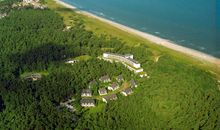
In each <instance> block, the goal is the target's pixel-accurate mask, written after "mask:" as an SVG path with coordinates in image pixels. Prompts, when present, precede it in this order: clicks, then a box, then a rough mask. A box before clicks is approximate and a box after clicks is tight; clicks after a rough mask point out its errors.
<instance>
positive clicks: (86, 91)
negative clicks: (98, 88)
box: [81, 89, 92, 97]
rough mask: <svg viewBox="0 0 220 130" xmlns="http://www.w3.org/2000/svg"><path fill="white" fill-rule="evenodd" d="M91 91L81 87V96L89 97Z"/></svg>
mask: <svg viewBox="0 0 220 130" xmlns="http://www.w3.org/2000/svg"><path fill="white" fill-rule="evenodd" d="M91 96H92V91H91V90H90V89H83V90H82V92H81V97H91Z"/></svg>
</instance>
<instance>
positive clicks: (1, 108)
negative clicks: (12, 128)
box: [0, 95, 5, 112]
mask: <svg viewBox="0 0 220 130" xmlns="http://www.w3.org/2000/svg"><path fill="white" fill-rule="evenodd" d="M4 109H5V106H4V101H3V99H2V96H1V95H0V112H2V111H3V110H4Z"/></svg>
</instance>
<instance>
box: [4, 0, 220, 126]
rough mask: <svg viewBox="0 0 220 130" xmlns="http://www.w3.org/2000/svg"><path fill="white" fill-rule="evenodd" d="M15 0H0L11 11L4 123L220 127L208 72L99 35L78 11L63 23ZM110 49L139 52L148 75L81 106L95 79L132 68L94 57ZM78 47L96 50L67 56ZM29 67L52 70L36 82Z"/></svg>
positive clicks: (217, 95) (217, 96) (217, 98)
mask: <svg viewBox="0 0 220 130" xmlns="http://www.w3.org/2000/svg"><path fill="white" fill-rule="evenodd" d="M13 2H15V0H11V1H3V2H0V6H1V11H6V12H7V13H8V16H7V17H5V18H2V19H0V129H3V130H7V129H20V130H26V129H79V130H83V129H96V130H97V129H100V130H103V129H107V130H112V129H120V130H121V129H126V130H128V129H129V130H142V129H205V130H206V129H209V130H211V129H216V130H218V129H220V92H219V91H218V88H217V81H216V79H215V77H214V76H213V75H211V74H210V73H208V72H206V71H204V70H201V69H198V68H196V67H194V66H191V65H187V64H184V63H181V62H180V61H176V60H175V59H174V58H172V57H171V56H169V55H168V54H165V53H164V54H163V56H161V58H160V60H159V61H158V62H155V61H154V60H153V58H152V56H153V53H152V52H151V51H150V49H149V48H148V46H146V45H145V44H141V45H139V46H135V47H129V46H127V45H126V44H124V43H123V42H121V41H120V40H119V39H117V38H109V37H106V36H96V35H95V34H93V32H90V31H87V30H85V29H84V26H83V20H80V19H75V20H77V21H76V22H75V24H74V26H73V27H72V28H71V29H70V30H65V28H66V27H65V25H64V23H63V19H62V17H60V16H59V15H58V14H56V13H55V12H54V11H53V10H49V9H46V10H37V9H36V10H34V9H31V8H26V9H11V8H10V6H11V4H12V3H13ZM3 6H4V8H3ZM6 7H7V8H6ZM105 51H111V52H117V53H122V54H126V53H132V54H134V56H135V58H136V59H137V60H138V61H140V62H141V63H142V66H143V68H144V69H145V71H146V72H147V73H148V74H149V75H150V79H147V78H142V79H141V78H138V77H136V76H134V78H135V79H136V80H137V81H138V83H139V85H140V86H139V87H138V88H137V89H136V90H135V93H134V94H132V95H131V96H129V97H122V96H120V97H119V100H117V101H114V102H110V103H108V104H104V103H100V102H98V106H97V107H96V108H92V109H82V108H81V107H79V106H77V102H78V101H79V98H80V96H79V93H80V90H81V89H82V88H86V87H87V86H88V84H89V82H90V81H91V80H93V79H96V80H97V79H98V78H99V77H100V76H102V75H105V74H109V75H110V76H116V75H119V74H123V76H125V77H126V78H127V79H129V78H131V77H132V76H133V74H132V73H131V72H130V71H129V70H128V69H126V68H125V67H124V66H123V65H121V64H119V63H113V64H111V63H109V62H106V61H102V60H99V59H97V57H98V56H100V55H101V54H102V53H103V52H105ZM81 55H89V56H91V57H92V58H91V59H89V60H86V61H80V62H78V63H76V64H74V65H68V64H65V60H67V59H69V58H74V57H78V56H81ZM28 72H37V73H41V72H46V73H47V75H43V77H42V79H41V80H39V81H35V82H32V81H27V80H24V79H23V78H21V75H22V74H24V73H28ZM70 97H74V98H76V100H77V102H76V106H77V108H78V109H77V111H76V112H74V113H73V112H70V111H68V110H67V109H65V108H63V109H60V108H58V107H57V106H58V104H59V103H60V102H62V101H65V100H67V99H68V98H70ZM78 105H79V104H78Z"/></svg>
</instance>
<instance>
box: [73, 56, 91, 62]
mask: <svg viewBox="0 0 220 130" xmlns="http://www.w3.org/2000/svg"><path fill="white" fill-rule="evenodd" d="M91 58H92V57H91V56H89V55H82V56H78V57H75V58H74V60H79V61H87V60H89V59H91Z"/></svg>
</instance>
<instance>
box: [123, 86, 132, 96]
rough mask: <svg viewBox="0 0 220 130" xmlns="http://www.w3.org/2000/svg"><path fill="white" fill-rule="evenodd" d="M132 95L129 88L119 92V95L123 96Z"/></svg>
mask: <svg viewBox="0 0 220 130" xmlns="http://www.w3.org/2000/svg"><path fill="white" fill-rule="evenodd" d="M132 93H133V91H132V89H131V88H126V89H125V90H123V91H122V92H121V94H123V95H124V96H128V95H130V94H132Z"/></svg>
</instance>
